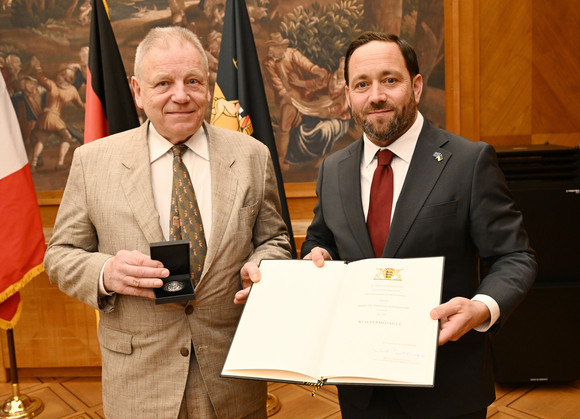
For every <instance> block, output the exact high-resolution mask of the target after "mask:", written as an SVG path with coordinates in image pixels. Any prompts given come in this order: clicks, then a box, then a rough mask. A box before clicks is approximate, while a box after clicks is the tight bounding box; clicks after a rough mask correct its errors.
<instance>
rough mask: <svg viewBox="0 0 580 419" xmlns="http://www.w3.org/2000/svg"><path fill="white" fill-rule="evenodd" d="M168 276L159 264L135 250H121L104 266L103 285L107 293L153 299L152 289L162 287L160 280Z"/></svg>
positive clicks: (167, 271) (166, 270) (167, 272)
mask: <svg viewBox="0 0 580 419" xmlns="http://www.w3.org/2000/svg"><path fill="white" fill-rule="evenodd" d="M168 276H169V270H168V269H167V268H164V267H163V264H162V263H161V262H159V261H157V260H153V259H151V258H150V257H149V256H147V255H145V254H143V253H141V252H139V251H137V250H133V251H129V250H121V251H119V252H117V254H116V255H115V256H114V257H113V258H111V259H110V260H109V261H108V262H107V264H106V265H105V269H104V271H103V285H104V287H105V289H106V290H107V291H108V292H116V293H118V294H126V295H134V296H137V297H144V298H151V299H153V298H155V294H154V292H153V288H160V287H162V286H163V280H162V279H161V278H166V277H168Z"/></svg>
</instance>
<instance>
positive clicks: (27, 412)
mask: <svg viewBox="0 0 580 419" xmlns="http://www.w3.org/2000/svg"><path fill="white" fill-rule="evenodd" d="M6 339H7V341H8V356H9V357H10V377H11V380H12V397H10V398H8V399H6V400H5V401H4V403H3V405H2V409H1V410H0V418H18V419H25V418H33V417H35V416H38V415H39V414H40V413H41V412H42V411H43V410H44V404H43V403H42V400H40V399H36V398H32V397H28V396H27V395H26V394H20V388H19V385H18V367H17V366H16V351H15V350H14V333H13V330H12V329H7V330H6Z"/></svg>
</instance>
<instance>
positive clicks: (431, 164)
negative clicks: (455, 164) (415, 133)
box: [383, 120, 452, 257]
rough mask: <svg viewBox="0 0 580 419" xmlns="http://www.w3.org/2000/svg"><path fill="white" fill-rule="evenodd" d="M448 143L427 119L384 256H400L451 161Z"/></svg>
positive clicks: (397, 208) (414, 154)
mask: <svg viewBox="0 0 580 419" xmlns="http://www.w3.org/2000/svg"><path fill="white" fill-rule="evenodd" d="M446 142H447V139H446V137H445V136H443V135H441V132H440V131H439V130H437V129H435V128H434V127H433V126H432V125H431V124H430V123H429V122H427V121H426V120H425V122H424V124H423V129H422V130H421V134H419V139H418V141H417V146H416V147H415V151H414V153H413V157H412V159H411V164H410V165H409V171H408V172H407V177H406V178H405V183H404V184H403V189H402V190H401V194H400V195H399V199H398V201H397V206H396V208H395V214H394V215H393V219H392V222H391V228H390V230H389V237H388V239H387V244H386V246H385V251H384V252H383V256H384V257H396V256H397V251H398V249H399V247H400V246H401V243H402V242H403V240H404V239H405V236H406V235H407V233H408V232H409V229H410V228H411V226H412V225H413V222H414V221H415V218H416V217H417V215H418V214H419V211H420V210H421V208H422V207H423V205H424V203H425V200H426V199H427V197H428V196H429V194H430V193H431V191H432V190H433V187H434V186H435V184H436V183H437V180H438V179H439V176H440V175H441V172H442V171H443V169H444V168H445V166H446V165H447V163H448V162H449V159H450V158H451V155H452V154H451V152H449V151H448V150H446V149H443V148H441V147H442V146H443V145H444V144H445V143H446ZM437 153H439V154H437Z"/></svg>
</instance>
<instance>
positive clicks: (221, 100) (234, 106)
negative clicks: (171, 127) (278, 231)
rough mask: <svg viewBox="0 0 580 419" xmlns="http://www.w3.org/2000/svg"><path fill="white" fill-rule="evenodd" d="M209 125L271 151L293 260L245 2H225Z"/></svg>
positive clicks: (274, 146) (256, 55)
mask: <svg viewBox="0 0 580 419" xmlns="http://www.w3.org/2000/svg"><path fill="white" fill-rule="evenodd" d="M219 109H227V110H228V112H219V111H218V110H219ZM211 123H212V125H217V126H221V127H225V128H230V129H233V130H236V131H241V132H243V133H246V134H248V135H251V136H253V137H254V138H256V139H258V140H260V141H261V142H262V143H264V144H265V145H267V146H268V148H269V149H270V155H271V156H272V163H273V164H274V170H275V172H276V178H277V180H278V194H279V195H280V202H281V203H282V217H283V218H284V221H285V222H286V225H287V226H288V234H289V235H290V243H291V244H292V256H293V257H294V258H295V257H296V247H295V244H294V235H293V233H292V224H291V222H290V213H289V212H288V204H287V202H286V193H285V191H284V182H283V180H282V173H281V171H280V162H279V160H278V151H277V150H276V142H275V140H274V132H273V131H272V123H271V121H270V112H269V110H268V102H267V101H266V92H265V91H264V82H263V80H262V72H261V71H260V64H259V62H258V54H257V52H256V44H255V43H254V35H253V34H252V27H251V26H250V18H249V17H248V9H247V8H246V2H245V1H244V0H227V2H226V9H225V17H224V26H223V31H222V43H221V47H220V56H219V62H218V71H217V79H216V84H215V88H214V94H213V103H212V115H211Z"/></svg>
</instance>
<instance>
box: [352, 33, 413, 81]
mask: <svg viewBox="0 0 580 419" xmlns="http://www.w3.org/2000/svg"><path fill="white" fill-rule="evenodd" d="M372 41H381V42H393V43H395V44H397V45H398V47H399V49H400V50H401V53H402V54H403V59H404V60H405V65H406V66H407V70H408V71H409V74H410V75H411V79H413V78H414V77H415V76H416V75H417V74H419V63H418V62H417V54H416V53H415V50H414V49H413V47H412V46H411V45H409V43H408V42H407V41H405V40H403V39H401V38H399V37H398V36H397V35H393V34H390V33H383V32H371V31H368V32H363V33H361V34H360V35H359V36H357V37H356V38H355V39H354V40H353V41H352V42H351V43H350V45H349V46H348V49H347V50H346V55H345V60H344V80H345V81H346V84H347V86H348V65H349V62H350V57H351V56H352V54H353V53H354V52H355V50H356V49H357V48H359V47H362V46H363V45H365V44H368V43H369V42H372Z"/></svg>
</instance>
